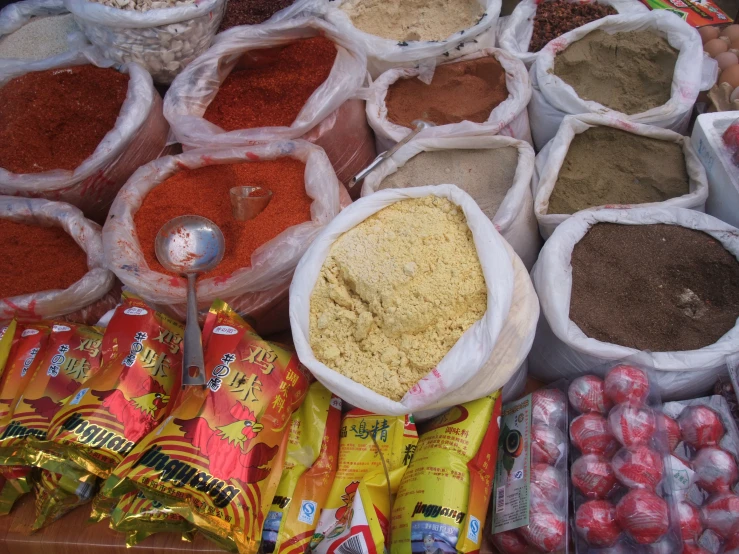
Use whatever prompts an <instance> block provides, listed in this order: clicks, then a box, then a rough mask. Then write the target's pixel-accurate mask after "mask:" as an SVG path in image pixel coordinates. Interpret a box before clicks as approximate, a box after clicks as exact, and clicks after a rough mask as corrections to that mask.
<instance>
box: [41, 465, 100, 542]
mask: <svg viewBox="0 0 739 554" xmlns="http://www.w3.org/2000/svg"><path fill="white" fill-rule="evenodd" d="M97 487H98V478H97V477H95V476H94V475H90V474H89V473H85V474H82V475H81V476H80V477H79V478H71V477H68V476H66V475H62V474H59V473H53V472H51V471H46V470H45V469H44V470H41V477H40V478H39V479H38V481H37V482H36V483H35V484H34V492H35V493H36V502H35V508H36V520H35V521H34V522H33V525H32V526H31V529H33V530H38V529H41V528H43V527H46V526H47V525H49V524H51V523H53V522H55V521H56V520H57V519H59V518H61V517H62V516H64V515H65V514H67V513H69V512H71V511H72V510H74V509H75V508H76V507H78V506H82V505H83V504H87V503H88V502H89V501H90V500H92V497H93V495H94V494H95V491H96V490H97Z"/></svg>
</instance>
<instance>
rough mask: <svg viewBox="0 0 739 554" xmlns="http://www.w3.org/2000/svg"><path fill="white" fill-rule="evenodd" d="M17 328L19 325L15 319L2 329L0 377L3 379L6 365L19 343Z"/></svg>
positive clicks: (0, 338) (0, 332)
mask: <svg viewBox="0 0 739 554" xmlns="http://www.w3.org/2000/svg"><path fill="white" fill-rule="evenodd" d="M17 327H18V323H17V322H16V320H15V319H13V320H12V321H11V322H10V323H8V324H7V325H3V326H2V327H0V377H2V375H3V371H5V364H6V363H7V361H8V357H9V356H10V352H11V350H12V349H13V346H14V345H15V343H16V342H18V335H16V333H15V330H16V328H17Z"/></svg>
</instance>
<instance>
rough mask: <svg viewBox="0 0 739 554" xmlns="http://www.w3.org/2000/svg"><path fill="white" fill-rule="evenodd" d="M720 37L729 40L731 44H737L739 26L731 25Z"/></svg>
mask: <svg viewBox="0 0 739 554" xmlns="http://www.w3.org/2000/svg"><path fill="white" fill-rule="evenodd" d="M720 36H722V37H726V38H728V39H729V41H730V42H736V41H737V40H739V25H729V26H728V27H726V28H725V29H724V30H723V31H721V34H720Z"/></svg>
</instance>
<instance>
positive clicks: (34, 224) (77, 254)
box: [0, 196, 120, 325]
mask: <svg viewBox="0 0 739 554" xmlns="http://www.w3.org/2000/svg"><path fill="white" fill-rule="evenodd" d="M0 227H2V236H3V240H4V241H7V244H6V246H5V250H4V254H5V256H6V263H5V264H4V265H5V269H4V270H3V273H4V276H3V279H2V280H1V282H2V286H3V289H5V290H3V291H2V292H0V321H8V320H10V319H13V318H17V319H19V320H21V321H40V320H44V319H56V320H67V321H73V322H76V323H85V324H88V325H91V324H94V323H96V322H97V320H98V319H100V317H101V316H102V315H103V314H104V313H105V312H107V311H108V310H110V309H112V308H113V307H114V306H115V305H116V304H117V302H118V299H119V296H120V291H119V290H116V291H113V288H114V282H115V277H114V275H113V273H112V272H110V271H108V269H107V268H106V267H105V259H104V255H103V241H102V237H101V234H100V226H99V225H98V224H97V223H93V222H92V221H90V220H89V219H85V216H84V215H83V214H82V212H81V211H80V210H78V209H77V208H75V207H74V206H70V205H69V204H65V203H63V202H51V201H48V200H42V199H36V198H12V197H7V196H0ZM65 268H67V269H65ZM75 271H76V272H77V274H75V273H74V272H75ZM36 285H38V286H43V287H44V289H43V290H33V288H34V286H36Z"/></svg>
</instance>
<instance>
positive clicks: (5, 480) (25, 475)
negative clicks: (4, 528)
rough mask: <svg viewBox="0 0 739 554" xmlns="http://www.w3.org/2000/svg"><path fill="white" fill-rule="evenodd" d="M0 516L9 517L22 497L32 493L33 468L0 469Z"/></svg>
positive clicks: (5, 467)
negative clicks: (0, 486) (0, 482)
mask: <svg viewBox="0 0 739 554" xmlns="http://www.w3.org/2000/svg"><path fill="white" fill-rule="evenodd" d="M0 481H2V489H0V516H4V515H8V514H9V513H10V511H11V510H12V509H13V504H15V501H16V500H18V499H19V498H20V497H21V496H23V495H24V494H26V493H29V492H31V487H32V485H31V468H30V467H24V466H2V467H0Z"/></svg>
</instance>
